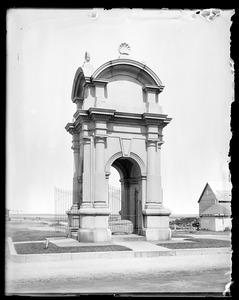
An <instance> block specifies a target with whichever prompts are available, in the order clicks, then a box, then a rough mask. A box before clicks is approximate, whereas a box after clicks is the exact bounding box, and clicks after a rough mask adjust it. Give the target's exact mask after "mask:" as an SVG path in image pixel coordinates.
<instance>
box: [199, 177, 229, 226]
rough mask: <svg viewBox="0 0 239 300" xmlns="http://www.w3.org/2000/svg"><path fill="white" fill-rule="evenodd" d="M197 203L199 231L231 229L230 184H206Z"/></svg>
mask: <svg viewBox="0 0 239 300" xmlns="http://www.w3.org/2000/svg"><path fill="white" fill-rule="evenodd" d="M198 203H199V217H200V228H201V229H208V230H214V231H223V230H225V228H231V218H230V216H231V183H230V182H208V183H207V184H206V186H205V188H204V190H203V192H202V194H201V196H200V198H199V200H198Z"/></svg>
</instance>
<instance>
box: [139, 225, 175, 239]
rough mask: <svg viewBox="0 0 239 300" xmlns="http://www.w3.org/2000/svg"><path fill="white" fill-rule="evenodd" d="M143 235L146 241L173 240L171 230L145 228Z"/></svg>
mask: <svg viewBox="0 0 239 300" xmlns="http://www.w3.org/2000/svg"><path fill="white" fill-rule="evenodd" d="M142 235H143V236H145V237H146V241H168V240H171V229H170V228H143V229H142Z"/></svg>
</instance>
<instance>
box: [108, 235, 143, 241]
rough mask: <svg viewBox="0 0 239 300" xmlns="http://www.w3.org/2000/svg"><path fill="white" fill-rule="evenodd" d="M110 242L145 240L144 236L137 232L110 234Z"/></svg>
mask: <svg viewBox="0 0 239 300" xmlns="http://www.w3.org/2000/svg"><path fill="white" fill-rule="evenodd" d="M111 241H112V242H143V241H146V238H145V236H142V235H137V234H112V236H111Z"/></svg>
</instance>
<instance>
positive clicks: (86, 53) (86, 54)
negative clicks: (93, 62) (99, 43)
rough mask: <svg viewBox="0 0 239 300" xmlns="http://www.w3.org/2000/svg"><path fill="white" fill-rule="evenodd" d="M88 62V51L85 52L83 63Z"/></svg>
mask: <svg viewBox="0 0 239 300" xmlns="http://www.w3.org/2000/svg"><path fill="white" fill-rule="evenodd" d="M89 61H90V53H89V52H88V51H86V52H85V62H89Z"/></svg>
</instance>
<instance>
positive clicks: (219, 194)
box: [198, 181, 232, 202]
mask: <svg viewBox="0 0 239 300" xmlns="http://www.w3.org/2000/svg"><path fill="white" fill-rule="evenodd" d="M208 185H209V187H210V188H211V190H212V191H213V193H214V195H215V197H216V198H217V201H222V202H224V201H231V189H232V184H231V182H226V181H225V182H221V181H210V182H208V183H207V184H206V185H205V187H204V189H203V192H202V194H201V196H200V198H199V200H198V202H200V200H201V197H202V195H203V193H204V191H205V189H206V188H207V186H208Z"/></svg>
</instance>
